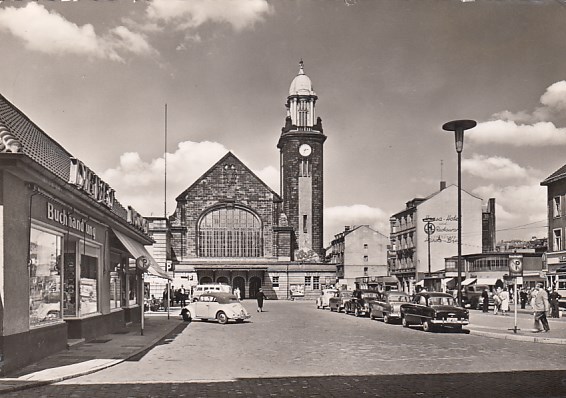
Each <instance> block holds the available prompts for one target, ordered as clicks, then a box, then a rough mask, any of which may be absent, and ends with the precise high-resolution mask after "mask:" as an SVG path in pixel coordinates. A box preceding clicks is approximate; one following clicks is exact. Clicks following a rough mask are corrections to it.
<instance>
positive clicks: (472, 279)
mask: <svg viewBox="0 0 566 398" xmlns="http://www.w3.org/2000/svg"><path fill="white" fill-rule="evenodd" d="M476 280H477V278H468V279H464V280H463V281H462V286H468V285H471V284H472V283H474V282H475V281H476Z"/></svg>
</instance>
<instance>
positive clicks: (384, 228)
mask: <svg viewBox="0 0 566 398" xmlns="http://www.w3.org/2000/svg"><path fill="white" fill-rule="evenodd" d="M389 216H390V215H389V214H388V213H386V212H385V211H383V210H381V209H379V208H377V207H371V206H367V205H362V204H355V205H351V206H334V207H328V208H326V209H324V234H325V236H324V242H325V244H326V245H328V244H330V242H331V241H332V239H333V238H334V235H336V234H338V233H340V232H342V231H344V227H345V226H346V225H349V226H354V225H369V226H370V227H372V228H373V229H375V230H376V231H378V232H381V233H382V234H384V235H385V236H389Z"/></svg>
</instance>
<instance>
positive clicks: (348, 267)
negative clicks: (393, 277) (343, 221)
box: [328, 225, 389, 290]
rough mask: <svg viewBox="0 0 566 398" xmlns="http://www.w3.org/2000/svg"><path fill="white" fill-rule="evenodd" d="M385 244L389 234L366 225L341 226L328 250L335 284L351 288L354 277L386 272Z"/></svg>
mask: <svg viewBox="0 0 566 398" xmlns="http://www.w3.org/2000/svg"><path fill="white" fill-rule="evenodd" d="M388 247H389V238H388V237H387V236H385V235H383V234H381V233H379V232H378V231H376V230H374V229H373V228H371V227H370V226H369V225H359V226H354V227H349V226H346V227H344V231H342V232H340V233H339V234H336V235H334V239H333V240H332V242H331V246H330V248H329V254H328V256H329V257H330V263H331V264H334V265H335V266H336V281H337V284H338V285H340V286H347V287H348V288H349V289H351V290H353V289H354V288H355V282H356V278H358V277H364V276H366V277H375V276H387V275H388V269H387V253H388Z"/></svg>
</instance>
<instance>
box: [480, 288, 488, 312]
mask: <svg viewBox="0 0 566 398" xmlns="http://www.w3.org/2000/svg"><path fill="white" fill-rule="evenodd" d="M481 296H482V298H483V302H482V310H483V312H488V311H489V293H488V292H487V289H483V292H481Z"/></svg>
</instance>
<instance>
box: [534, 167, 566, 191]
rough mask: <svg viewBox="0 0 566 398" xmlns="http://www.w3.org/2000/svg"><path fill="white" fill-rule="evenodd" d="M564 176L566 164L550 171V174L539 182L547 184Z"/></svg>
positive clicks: (565, 175) (565, 174)
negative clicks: (552, 171)
mask: <svg viewBox="0 0 566 398" xmlns="http://www.w3.org/2000/svg"><path fill="white" fill-rule="evenodd" d="M564 177H566V164H565V165H564V166H562V167H561V168H559V169H558V170H556V171H555V172H554V173H552V174H551V175H549V176H548V177H546V179H545V180H544V181H543V182H541V183H540V185H543V186H545V185H548V184H551V183H553V182H555V181H558V180H561V179H563V178H564Z"/></svg>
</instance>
